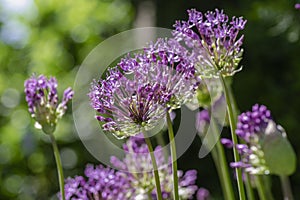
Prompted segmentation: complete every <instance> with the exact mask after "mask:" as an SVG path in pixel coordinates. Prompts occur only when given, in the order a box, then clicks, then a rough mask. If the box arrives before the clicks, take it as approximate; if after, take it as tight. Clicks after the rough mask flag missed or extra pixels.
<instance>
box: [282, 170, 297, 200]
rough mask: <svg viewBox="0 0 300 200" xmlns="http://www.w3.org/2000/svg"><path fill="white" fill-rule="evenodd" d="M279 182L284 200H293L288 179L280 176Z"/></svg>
mask: <svg viewBox="0 0 300 200" xmlns="http://www.w3.org/2000/svg"><path fill="white" fill-rule="evenodd" d="M280 181H281V187H282V191H283V195H284V200H293V199H294V197H293V193H292V189H291V184H290V181H289V177H287V176H280Z"/></svg>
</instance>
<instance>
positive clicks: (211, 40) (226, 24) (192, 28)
mask: <svg viewBox="0 0 300 200" xmlns="http://www.w3.org/2000/svg"><path fill="white" fill-rule="evenodd" d="M188 15H189V19H188V21H177V22H176V24H175V25H174V27H175V31H174V32H173V34H174V37H175V39H176V40H177V41H178V42H180V41H183V42H184V43H185V45H186V46H187V48H188V49H190V51H191V54H190V57H189V59H190V60H192V62H193V63H194V65H195V68H196V69H197V73H198V74H199V75H201V76H203V77H216V78H219V76H220V75H222V76H232V75H234V74H235V73H236V72H238V71H240V70H241V67H238V65H239V62H240V61H241V59H242V54H243V49H242V48H241V45H242V43H243V38H244V36H243V35H242V36H240V37H238V34H239V31H241V30H243V29H244V27H245V24H246V22H247V21H246V20H244V19H243V18H242V17H239V18H237V17H233V18H232V19H231V20H229V17H228V16H227V15H226V14H224V13H223V10H221V11H219V10H218V9H216V10H215V11H208V12H206V13H205V14H203V13H202V12H199V11H197V10H195V9H191V10H188Z"/></svg>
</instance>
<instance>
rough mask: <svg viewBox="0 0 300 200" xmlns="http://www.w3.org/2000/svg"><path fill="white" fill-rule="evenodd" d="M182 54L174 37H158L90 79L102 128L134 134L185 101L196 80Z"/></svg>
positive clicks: (93, 105) (190, 66)
mask: <svg viewBox="0 0 300 200" xmlns="http://www.w3.org/2000/svg"><path fill="white" fill-rule="evenodd" d="M184 55H185V54H184V51H183V50H182V49H180V46H179V45H178V43H177V42H176V41H174V40H170V41H167V40H158V41H157V42H156V43H155V44H151V45H150V46H149V47H147V48H145V49H144V51H143V52H142V53H140V54H135V55H134V56H133V57H131V56H129V55H128V56H127V57H125V58H123V59H122V60H121V61H120V63H119V64H118V66H116V67H114V68H111V69H109V70H108V73H107V75H106V78H105V79H103V80H99V81H94V82H93V83H92V86H91V89H90V93H89V97H90V99H91V105H92V107H93V108H94V109H95V110H96V111H97V112H98V113H99V115H98V116H96V118H97V119H98V120H99V121H100V122H102V123H103V125H102V128H103V130H104V131H108V132H111V133H113V134H114V135H115V136H117V137H119V138H123V137H128V136H133V135H136V134H138V133H140V132H141V131H143V130H150V129H152V128H153V127H155V126H156V125H157V124H158V123H159V120H160V119H161V118H163V116H164V115H165V113H166V112H167V111H168V110H169V109H173V108H178V107H180V105H181V104H183V103H185V102H186V101H188V99H189V98H191V97H192V95H194V92H195V90H196V87H197V85H198V83H199V81H197V80H196V79H195V78H194V72H195V70H194V67H193V65H192V64H191V63H189V62H188V60H186V59H185V57H184Z"/></svg>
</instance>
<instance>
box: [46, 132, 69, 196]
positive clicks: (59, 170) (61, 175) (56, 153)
mask: <svg viewBox="0 0 300 200" xmlns="http://www.w3.org/2000/svg"><path fill="white" fill-rule="evenodd" d="M48 135H49V136H50V139H51V143H52V147H53V153H54V157H55V162H56V167H57V174H58V181H59V188H60V193H61V198H62V200H65V199H66V197H65V189H64V173H63V168H62V163H61V158H60V154H59V150H58V147H57V143H56V141H55V137H54V135H53V133H49V134H48Z"/></svg>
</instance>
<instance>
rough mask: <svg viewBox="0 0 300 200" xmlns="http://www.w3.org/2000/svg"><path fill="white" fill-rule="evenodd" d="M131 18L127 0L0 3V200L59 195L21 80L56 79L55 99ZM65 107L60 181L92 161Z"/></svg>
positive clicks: (45, 144)
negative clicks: (95, 51) (88, 58)
mask: <svg viewBox="0 0 300 200" xmlns="http://www.w3.org/2000/svg"><path fill="white" fill-rule="evenodd" d="M133 18H134V9H133V6H132V3H131V2H129V1H126V0H125V1H124V0H103V1H97V0H90V1H84V0H76V1H72V0H65V1H59V0H43V1H41V0H36V1H33V0H22V1H11V0H3V1H0V20H1V22H0V28H1V31H0V52H1V53H0V67H1V68H0V70H1V73H0V94H1V95H0V97H1V104H0V124H1V125H0V127H1V128H0V173H1V176H0V199H24V200H25V199H26V200H27V199H28V200H29V199H49V198H51V197H55V196H56V193H57V191H58V189H57V188H58V183H57V176H56V167H55V163H54V156H53V153H52V149H51V145H50V143H49V140H48V137H47V136H46V135H45V134H43V133H42V132H41V131H38V130H35V129H34V128H33V121H32V119H31V118H30V115H29V113H28V112H27V105H26V104H25V98H24V94H23V90H24V86H23V84H24V80H25V79H27V78H28V77H29V76H30V75H31V74H32V73H36V74H45V75H47V76H51V75H52V76H56V77H57V79H58V90H59V94H60V96H59V97H60V98H61V97H62V92H63V89H65V88H66V87H68V86H72V85H73V82H74V79H75V74H76V72H77V68H78V66H79V65H80V64H81V63H82V61H83V59H84V58H85V57H86V56H87V55H88V53H89V52H90V51H91V50H92V49H93V48H94V47H95V46H96V45H97V44H99V43H100V42H101V41H103V40H104V39H105V38H107V37H109V36H112V35H114V34H116V33H118V32H120V31H124V30H127V29H129V28H130V27H131V24H132V21H133ZM70 110H71V104H70V105H69V109H68V115H67V116H66V117H64V118H63V120H62V121H61V122H60V123H59V125H58V130H57V132H56V133H59V134H57V135H56V137H57V138H58V142H59V146H60V150H61V156H62V159H63V160H64V163H65V164H64V168H65V169H66V176H69V175H74V174H75V173H82V168H83V166H84V165H85V163H87V162H88V160H89V159H90V161H91V160H92V158H91V156H90V155H89V154H88V153H87V152H85V151H84V147H83V145H81V143H80V141H79V140H77V134H76V131H75V129H74V126H73V122H72V116H71V112H70ZM83 154H87V155H83ZM80 166H81V167H80Z"/></svg>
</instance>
